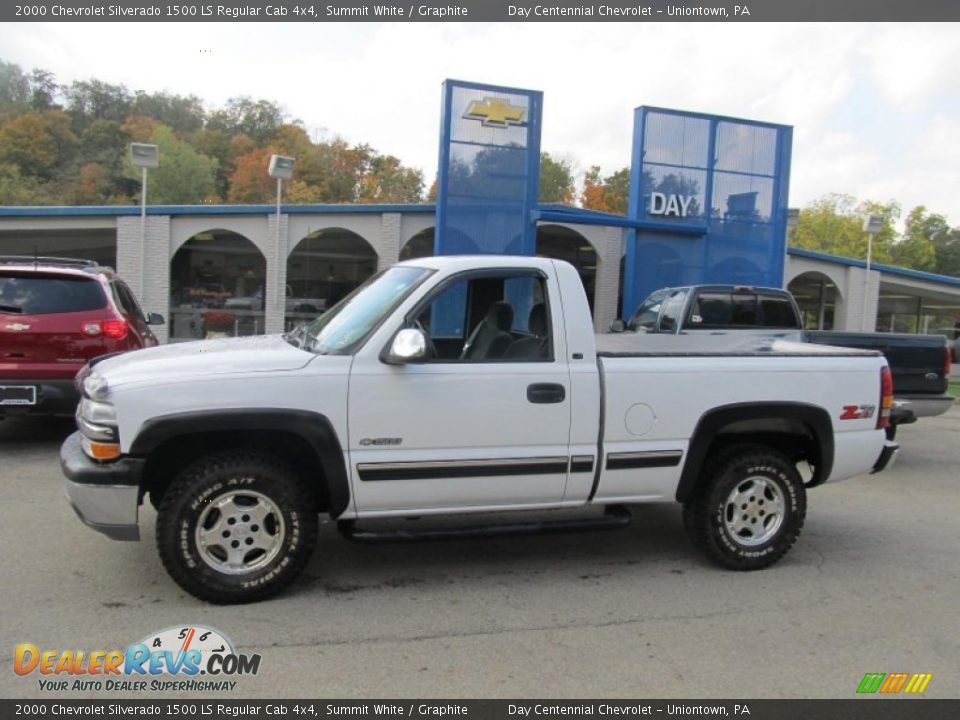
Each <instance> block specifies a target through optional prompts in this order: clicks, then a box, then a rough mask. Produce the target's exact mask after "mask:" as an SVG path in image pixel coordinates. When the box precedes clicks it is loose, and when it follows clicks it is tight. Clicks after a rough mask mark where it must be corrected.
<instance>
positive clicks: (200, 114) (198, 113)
mask: <svg viewBox="0 0 960 720" xmlns="http://www.w3.org/2000/svg"><path fill="white" fill-rule="evenodd" d="M130 111H131V112H132V113H134V114H136V115H145V116H147V117H150V118H153V119H154V120H157V121H158V122H161V123H163V124H164V125H168V126H170V127H171V128H173V130H174V131H176V132H177V133H191V132H196V131H197V130H199V129H200V128H202V127H203V122H204V119H205V117H206V112H205V111H204V109H203V103H202V102H201V100H200V98H198V97H196V96H195V95H187V96H186V97H184V96H182V95H171V94H170V93H167V92H156V93H147V92H144V91H143V90H138V91H137V92H136V96H135V97H134V98H133V102H132V104H131V108H130Z"/></svg>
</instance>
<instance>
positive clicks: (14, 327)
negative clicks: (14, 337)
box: [4, 323, 30, 332]
mask: <svg viewBox="0 0 960 720" xmlns="http://www.w3.org/2000/svg"><path fill="white" fill-rule="evenodd" d="M4 329H5V330H10V331H12V332H23V331H24V330H29V329H30V326H29V325H24V324H23V323H10V324H9V325H7V326H6V327H5V328H4Z"/></svg>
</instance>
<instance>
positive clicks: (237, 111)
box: [207, 96, 285, 145]
mask: <svg viewBox="0 0 960 720" xmlns="http://www.w3.org/2000/svg"><path fill="white" fill-rule="evenodd" d="M284 117H285V113H284V112H283V110H281V109H280V106H278V105H277V104H276V103H272V102H270V101H269V100H253V99H251V98H249V97H245V96H244V97H235V98H230V99H229V100H227V106H226V107H225V108H224V109H222V110H218V111H216V112H214V113H211V114H210V117H209V120H208V122H207V127H209V128H211V129H214V130H226V131H227V132H229V133H231V134H236V133H243V134H244V135H249V136H250V137H251V138H253V139H254V141H255V142H256V143H257V144H258V145H263V144H265V143H267V142H268V141H269V140H270V139H272V138H273V136H274V135H276V134H277V130H278V129H279V128H280V126H281V125H282V124H283V122H284Z"/></svg>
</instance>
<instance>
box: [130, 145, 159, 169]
mask: <svg viewBox="0 0 960 720" xmlns="http://www.w3.org/2000/svg"><path fill="white" fill-rule="evenodd" d="M130 162H131V163H133V165H134V166H135V167H141V168H155V167H158V166H159V165H160V148H159V147H158V146H156V145H150V144H148V143H130Z"/></svg>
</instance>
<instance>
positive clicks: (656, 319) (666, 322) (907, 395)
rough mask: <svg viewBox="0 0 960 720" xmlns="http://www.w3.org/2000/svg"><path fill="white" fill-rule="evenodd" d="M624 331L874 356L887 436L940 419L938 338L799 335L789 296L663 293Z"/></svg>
mask: <svg viewBox="0 0 960 720" xmlns="http://www.w3.org/2000/svg"><path fill="white" fill-rule="evenodd" d="M627 328H628V329H630V330H633V331H635V332H645V333H653V334H674V335H683V334H690V333H700V334H702V333H728V332H735V333H753V334H757V335H768V336H774V337H784V338H791V339H796V340H799V341H800V342H809V343H817V344H820V345H833V346H838V347H849V348H860V349H864V350H878V351H880V352H882V353H883V355H884V357H885V358H886V359H887V363H888V364H889V365H890V370H891V372H892V373H893V389H894V395H895V408H894V412H893V416H892V425H891V428H890V429H889V431H888V436H889V437H890V438H891V439H892V438H893V436H894V435H895V432H896V426H897V425H898V424H905V423H909V422H913V421H914V420H916V418H918V417H931V416H934V415H941V414H943V413H945V412H946V411H947V410H948V409H949V408H950V406H951V405H953V402H954V398H953V397H952V396H950V395H949V394H947V384H948V382H949V378H950V365H951V362H950V361H951V354H950V347H949V343H948V342H947V338H946V337H945V336H943V335H907V334H894V333H855V332H844V331H835V330H804V329H803V323H802V321H801V317H800V310H799V308H798V307H797V303H796V301H795V300H794V299H793V296H792V295H791V294H790V293H789V292H787V291H786V290H781V289H779V288H765V287H751V286H744V285H691V286H687V287H676V288H664V289H663V290H658V291H656V292H654V293H651V294H650V296H649V297H648V298H647V299H646V300H644V301H643V302H642V303H641V304H640V307H639V308H638V309H637V311H636V312H635V313H634V315H633V317H632V318H631V319H630V321H629V322H628V323H627Z"/></svg>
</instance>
